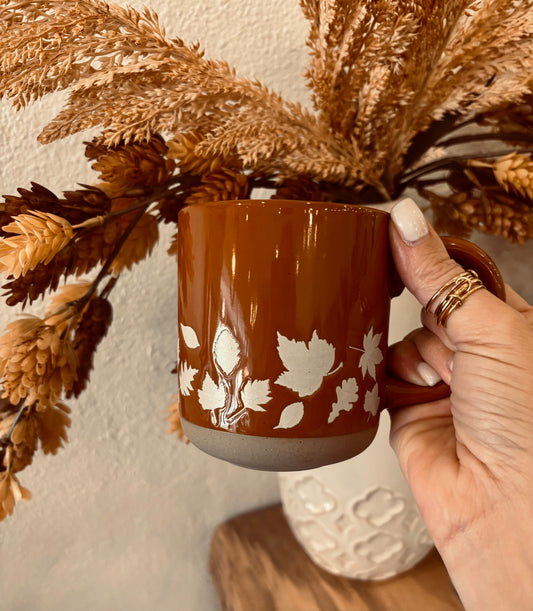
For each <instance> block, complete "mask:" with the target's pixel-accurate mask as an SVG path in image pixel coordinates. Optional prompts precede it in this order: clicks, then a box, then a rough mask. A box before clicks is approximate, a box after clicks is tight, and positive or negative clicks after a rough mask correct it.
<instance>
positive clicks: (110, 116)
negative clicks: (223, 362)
mask: <svg viewBox="0 0 533 611" xmlns="http://www.w3.org/2000/svg"><path fill="white" fill-rule="evenodd" d="M300 6H301V9H302V11H303V14H304V15H305V17H306V18H307V19H308V21H309V35H308V40H307V44H308V47H309V52H310V57H309V65H308V69H307V72H306V74H305V76H306V79H307V84H308V86H309V88H310V91H311V97H312V102H313V108H311V109H307V108H304V107H302V106H301V105H299V104H295V103H292V102H288V101H286V100H285V99H283V98H282V97H281V96H280V95H278V94H277V93H275V92H273V91H271V90H270V89H268V88H267V87H265V86H264V85H263V84H262V83H260V82H258V81H257V80H253V79H248V78H244V77H241V76H239V75H237V74H236V72H235V70H234V69H233V68H232V67H230V66H229V65H228V64H227V62H225V61H223V60H213V59H208V58H206V57H205V55H204V53H203V51H202V50H201V49H200V47H199V45H198V44H187V43H186V42H185V41H184V40H182V39H181V38H178V37H174V38H169V37H167V35H166V33H165V30H164V28H163V27H162V25H161V24H160V23H159V20H158V17H157V15H156V14H155V12H153V11H151V10H149V9H143V10H141V11H137V10H135V9H133V8H122V7H119V6H117V5H114V4H112V3H108V2H104V1H103V0H0V44H1V46H2V51H3V52H2V57H1V58H0V98H5V99H7V100H9V101H11V102H12V104H13V105H14V106H15V107H16V108H18V109H22V108H23V107H25V106H26V105H27V104H29V103H30V102H32V101H35V100H37V99H40V98H42V97H43V96H47V95H49V94H52V93H54V92H57V91H64V92H65V93H66V102H65V104H64V106H63V108H62V110H61V111H60V113H59V114H58V115H57V116H55V117H53V118H52V119H51V120H50V121H49V122H48V124H47V125H46V126H45V127H44V129H43V131H42V132H41V134H40V135H39V140H40V141H41V142H42V143H48V142H51V141H54V140H58V139H61V138H64V137H67V136H69V135H71V134H74V133H77V132H81V131H84V130H86V129H89V128H99V130H100V131H99V135H98V136H97V137H95V138H94V139H93V141H92V142H89V143H86V149H85V154H86V157H87V159H88V160H89V162H90V163H91V165H92V168H93V169H94V171H95V172H96V173H97V174H98V182H96V184H94V185H91V186H87V185H80V186H79V187H78V188H77V189H76V190H73V191H68V192H65V193H63V194H62V195H61V196H57V195H55V194H54V193H53V192H52V191H50V190H48V189H46V188H45V187H43V186H41V185H38V184H32V186H31V188H30V189H22V188H21V189H19V190H18V194H17V195H6V196H4V201H3V202H0V273H2V272H3V274H4V275H5V276H6V278H5V280H6V282H5V283H4V285H3V287H2V288H3V289H4V291H5V293H4V297H6V303H7V304H8V305H10V306H22V308H24V307H25V306H27V305H29V304H32V303H33V302H34V301H35V300H37V299H40V298H43V297H45V296H46V295H47V294H48V293H55V295H56V297H55V298H54V299H52V300H51V301H50V304H49V309H48V310H47V312H46V314H45V316H44V318H37V317H32V316H26V317H23V318H21V319H19V320H17V321H15V322H13V323H11V324H10V325H8V328H7V330H6V332H5V333H4V335H3V336H1V337H0V381H1V384H2V393H3V398H2V399H0V520H1V519H2V518H4V517H5V516H6V515H9V514H11V512H12V511H13V507H14V504H15V502H16V500H19V499H22V498H29V492H28V491H27V490H26V489H25V488H23V487H22V486H21V485H20V483H19V481H18V479H17V476H16V475H15V473H18V472H19V471H20V470H21V469H23V468H24V467H25V466H27V465H28V464H30V463H31V460H32V457H33V455H34V453H35V452H36V451H37V449H38V448H39V447H41V449H42V450H43V451H44V452H45V453H55V452H56V451H57V450H58V449H59V448H60V447H61V445H62V443H63V442H64V441H65V440H66V429H67V428H68V425H69V423H70V418H69V416H68V413H69V409H68V408H67V407H66V406H65V405H64V403H63V399H69V398H72V397H78V396H79V395H80V393H81V392H83V390H84V388H85V387H86V384H87V383H88V380H89V376H90V371H91V369H92V366H93V360H94V354H95V350H96V348H97V346H98V344H99V343H100V341H101V340H102V339H103V337H104V336H105V335H106V333H107V331H108V328H109V325H110V324H111V321H112V314H113V310H112V306H111V303H110V301H109V295H110V293H111V291H112V288H113V287H114V286H115V283H116V281H117V279H118V277H119V275H120V274H121V273H122V272H123V271H125V270H128V269H130V268H131V267H132V266H133V265H134V264H136V263H138V262H140V261H141V260H143V259H144V258H145V257H147V256H148V255H149V254H150V253H151V252H152V250H153V248H154V247H155V245H156V243H157V242H158V240H159V223H172V224H177V222H178V212H179V210H180V209H181V207H183V206H184V205H189V204H194V203H197V202H200V201H205V200H206V199H207V200H210V201H219V200H226V199H240V198H249V197H251V196H252V195H253V193H254V190H255V189H256V188H267V189H270V190H271V191H272V197H274V198H294V199H309V200H313V201H340V202H347V203H360V202H364V203H374V202H378V201H384V200H387V199H390V198H396V197H399V196H400V195H401V193H402V192H403V191H404V190H405V189H406V188H414V189H416V190H417V191H418V193H419V194H420V196H421V198H423V200H425V202H426V205H427V208H428V211H431V213H432V214H433V216H434V221H435V224H436V226H437V228H438V229H439V230H440V231H442V232H452V233H457V234H461V235H468V234H469V233H470V232H471V231H473V230H478V231H484V232H488V233H492V234H496V235H501V236H504V237H505V238H507V239H508V240H511V241H513V242H517V243H523V242H524V241H525V240H527V239H530V238H532V237H533V161H532V159H533V158H532V154H533V91H532V83H533V81H532V79H531V74H532V73H533V72H532V69H533V46H532V45H531V41H532V39H533V0H521V1H520V2H517V1H516V0H431V1H430V2H420V1H419V0H300ZM472 128H475V130H472ZM476 146H477V148H476ZM466 149H468V150H466ZM177 239H178V237H177V234H176V236H175V237H174V240H173V243H172V245H171V246H170V248H169V253H171V254H175V252H176V249H175V246H176V241H177ZM87 272H91V273H93V272H94V274H95V276H94V278H93V280H91V281H89V283H88V284H81V285H80V284H79V283H78V284H76V283H74V284H67V285H66V286H63V287H61V284H62V282H63V280H64V279H69V278H77V277H79V276H80V275H84V274H86V273H87ZM102 286H103V287H104V288H102ZM169 421H170V430H171V431H174V432H176V433H177V434H178V436H180V435H181V436H182V430H181V427H180V421H179V410H178V408H177V403H176V402H174V403H173V405H172V406H171V407H170V408H169Z"/></svg>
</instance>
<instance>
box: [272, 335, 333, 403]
mask: <svg viewBox="0 0 533 611" xmlns="http://www.w3.org/2000/svg"><path fill="white" fill-rule="evenodd" d="M278 353H279V356H280V358H281V360H282V362H283V364H284V365H285V368H286V370H287V371H284V372H283V373H282V374H281V375H280V376H279V377H278V379H277V380H276V383H277V384H281V385H282V386H286V387H287V388H290V389H291V390H293V391H294V392H296V393H298V395H300V397H307V396H309V395H312V394H313V393H314V392H316V391H317V390H318V389H319V388H320V386H321V385H322V381H323V380H324V378H325V377H326V376H327V375H328V374H329V373H331V371H330V370H331V368H332V366H333V363H334V362H335V348H334V347H333V346H332V345H331V344H329V343H328V342H327V341H326V340H324V339H320V338H319V337H318V335H317V332H316V331H313V336H312V337H311V340H310V341H309V343H308V344H306V343H305V342H303V341H296V340H293V339H288V338H286V337H285V336H284V335H281V333H278Z"/></svg>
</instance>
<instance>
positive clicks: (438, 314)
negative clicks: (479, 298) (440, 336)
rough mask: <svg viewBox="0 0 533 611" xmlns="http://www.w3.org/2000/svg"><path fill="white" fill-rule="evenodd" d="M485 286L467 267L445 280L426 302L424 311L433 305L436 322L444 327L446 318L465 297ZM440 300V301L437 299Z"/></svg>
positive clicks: (429, 310)
mask: <svg viewBox="0 0 533 611" xmlns="http://www.w3.org/2000/svg"><path fill="white" fill-rule="evenodd" d="M483 288H485V285H484V284H483V282H481V280H480V279H479V276H478V275H477V274H476V272H475V271H474V270H473V269H467V270H466V271H465V272H463V273H461V274H458V275H457V276H455V277H454V278H452V279H451V280H450V281H449V282H446V284H445V285H444V286H442V287H441V288H440V289H439V290H438V291H437V292H436V293H435V294H434V295H433V297H432V298H431V299H430V300H429V301H428V302H427V304H426V308H425V310H426V312H431V311H432V308H433V306H435V304H437V302H438V304H437V305H436V307H435V309H434V310H433V314H434V315H435V318H436V319H437V324H438V325H439V326H441V327H445V326H446V323H447V322H448V318H450V315H451V314H452V312H454V311H455V310H456V309H457V308H459V307H461V306H462V305H463V303H464V302H465V299H466V298H467V297H470V295H472V293H475V292H476V291H479V289H483ZM439 300H440V301H439Z"/></svg>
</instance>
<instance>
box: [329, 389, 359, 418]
mask: <svg viewBox="0 0 533 611" xmlns="http://www.w3.org/2000/svg"><path fill="white" fill-rule="evenodd" d="M358 391H359V386H358V384H357V380H356V379H355V378H348V379H347V380H343V381H342V383H341V385H340V386H337V401H336V402H335V403H333V405H332V406H331V411H330V413H329V416H328V424H331V423H332V422H333V421H334V420H335V418H337V416H338V415H339V414H340V413H341V412H349V411H351V410H352V409H353V404H354V403H355V402H356V401H357V399H359V394H358Z"/></svg>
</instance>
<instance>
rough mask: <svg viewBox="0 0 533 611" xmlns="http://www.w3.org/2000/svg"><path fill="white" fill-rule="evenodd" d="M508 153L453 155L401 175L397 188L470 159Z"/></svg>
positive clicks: (524, 151)
mask: <svg viewBox="0 0 533 611" xmlns="http://www.w3.org/2000/svg"><path fill="white" fill-rule="evenodd" d="M513 152H515V153H523V154H530V153H531V150H530V149H513ZM508 153H509V151H508V150H506V151H491V152H488V153H470V154H468V155H455V156H453V157H443V158H442V159H437V160H436V161H432V162H430V163H427V164H425V165H423V166H420V167H419V168H416V169H415V170H412V171H410V172H406V173H405V174H403V175H402V177H401V178H400V180H399V181H398V185H397V186H398V188H402V189H404V188H405V187H407V186H409V185H410V184H412V183H413V182H415V181H416V180H417V179H418V178H420V176H425V175H426V174H432V173H433V172H439V171H441V170H447V169H449V168H452V167H455V166H461V167H462V166H464V165H466V163H467V162H468V161H469V160H471V159H492V158H494V157H503V156H504V155H507V154H508Z"/></svg>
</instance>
